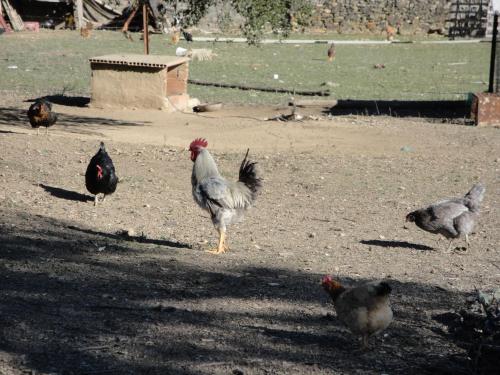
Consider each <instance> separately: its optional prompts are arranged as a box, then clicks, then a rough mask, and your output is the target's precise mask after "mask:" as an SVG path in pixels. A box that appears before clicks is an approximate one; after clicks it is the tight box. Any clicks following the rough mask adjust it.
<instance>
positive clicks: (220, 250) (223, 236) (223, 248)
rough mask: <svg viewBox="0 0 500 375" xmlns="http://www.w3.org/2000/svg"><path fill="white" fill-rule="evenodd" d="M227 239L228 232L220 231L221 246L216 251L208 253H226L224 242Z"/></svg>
mask: <svg viewBox="0 0 500 375" xmlns="http://www.w3.org/2000/svg"><path fill="white" fill-rule="evenodd" d="M225 239H226V232H224V231H222V230H219V246H217V248H215V249H211V250H207V252H208V253H212V254H221V253H223V252H225V251H226V248H225V246H224V240H225Z"/></svg>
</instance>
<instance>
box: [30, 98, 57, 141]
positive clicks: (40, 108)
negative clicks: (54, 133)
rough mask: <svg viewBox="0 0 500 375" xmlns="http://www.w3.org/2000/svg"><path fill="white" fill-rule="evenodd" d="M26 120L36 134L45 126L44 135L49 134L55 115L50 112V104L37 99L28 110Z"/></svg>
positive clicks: (55, 119) (55, 118)
mask: <svg viewBox="0 0 500 375" xmlns="http://www.w3.org/2000/svg"><path fill="white" fill-rule="evenodd" d="M28 118H29V119H30V124H31V127H32V128H35V129H36V134H37V135H38V134H40V129H39V128H40V126H45V134H49V126H52V125H54V124H55V122H56V121H57V114H56V113H54V112H52V103H51V102H49V101H48V100H46V99H37V100H36V101H35V102H34V103H33V104H32V105H31V106H30V108H29V109H28Z"/></svg>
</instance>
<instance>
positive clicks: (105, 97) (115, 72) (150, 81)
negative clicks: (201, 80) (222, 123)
mask: <svg viewBox="0 0 500 375" xmlns="http://www.w3.org/2000/svg"><path fill="white" fill-rule="evenodd" d="M89 61H90V68H91V70H92V80H91V81H92V82H91V89H92V98H91V102H90V105H91V106H92V107H96V108H131V109H135V108H141V109H161V110H166V111H175V110H184V109H186V108H187V106H188V102H189V96H188V94H187V80H188V75H189V64H188V62H189V58H186V57H177V56H155V55H129V54H127V55H121V54H120V55H106V56H98V57H92V58H90V59H89Z"/></svg>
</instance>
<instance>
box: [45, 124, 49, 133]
mask: <svg viewBox="0 0 500 375" xmlns="http://www.w3.org/2000/svg"><path fill="white" fill-rule="evenodd" d="M45 135H49V127H48V126H47V127H45Z"/></svg>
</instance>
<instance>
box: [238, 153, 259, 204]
mask: <svg viewBox="0 0 500 375" xmlns="http://www.w3.org/2000/svg"><path fill="white" fill-rule="evenodd" d="M249 151H250V149H247V153H246V155H245V158H244V159H243V161H242V162H241V166H240V176H239V181H240V182H242V183H243V184H245V186H246V187H247V188H249V189H250V191H251V192H252V199H255V198H256V197H257V194H258V193H259V191H260V189H261V187H262V179H261V178H260V177H258V176H257V168H256V167H255V165H256V164H257V162H252V161H249V160H247V157H248V152H249Z"/></svg>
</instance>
